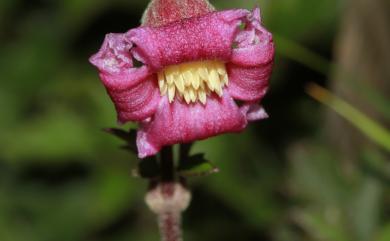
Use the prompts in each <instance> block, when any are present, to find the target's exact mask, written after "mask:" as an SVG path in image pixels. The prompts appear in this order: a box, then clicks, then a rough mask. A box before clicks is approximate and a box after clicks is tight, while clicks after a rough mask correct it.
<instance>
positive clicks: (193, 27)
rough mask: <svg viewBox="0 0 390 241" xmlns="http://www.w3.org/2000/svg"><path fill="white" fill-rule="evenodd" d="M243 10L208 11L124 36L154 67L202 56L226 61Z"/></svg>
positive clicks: (144, 28) (139, 29) (245, 12)
mask: <svg viewBox="0 0 390 241" xmlns="http://www.w3.org/2000/svg"><path fill="white" fill-rule="evenodd" d="M248 14H249V12H248V11H247V10H228V11H221V12H212V13H209V14H206V15H204V16H201V17H194V18H188V19H183V20H181V21H177V22H173V23H171V24H168V25H165V26H162V27H157V28H153V27H140V28H136V29H132V30H130V31H129V32H128V33H127V34H126V36H127V38H128V41H129V42H132V44H134V45H135V47H134V49H133V50H132V51H134V52H135V53H136V54H137V55H138V56H140V57H141V58H142V60H143V61H145V64H147V65H149V66H151V67H152V68H153V69H155V70H159V69H161V68H163V67H165V66H168V65H173V64H180V63H183V62H189V61H199V60H202V59H219V60H225V61H229V60H230V58H231V54H232V48H231V46H232V45H233V41H234V38H235V35H236V33H237V29H238V26H239V24H240V23H241V22H242V20H243V19H244V17H245V16H246V15H248Z"/></svg>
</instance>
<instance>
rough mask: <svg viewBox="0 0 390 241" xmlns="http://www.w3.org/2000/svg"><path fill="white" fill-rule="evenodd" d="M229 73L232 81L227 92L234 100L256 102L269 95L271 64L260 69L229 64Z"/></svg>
mask: <svg viewBox="0 0 390 241" xmlns="http://www.w3.org/2000/svg"><path fill="white" fill-rule="evenodd" d="M227 71H228V76H229V81H230V82H229V86H228V88H227V91H228V92H229V94H230V95H231V96H232V97H233V98H235V99H238V100H242V101H250V102H254V101H259V100H261V99H262V98H263V97H264V95H265V94H266V93H267V90H268V82H269V78H270V75H271V72H272V65H271V64H270V65H264V66H259V67H241V66H238V65H234V64H228V65H227Z"/></svg>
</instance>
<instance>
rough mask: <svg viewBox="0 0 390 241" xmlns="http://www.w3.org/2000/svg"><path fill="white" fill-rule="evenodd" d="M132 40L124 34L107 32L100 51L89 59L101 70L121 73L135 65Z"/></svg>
mask: <svg viewBox="0 0 390 241" xmlns="http://www.w3.org/2000/svg"><path fill="white" fill-rule="evenodd" d="M131 48H132V44H131V42H129V41H127V40H126V38H125V35H124V34H119V33H110V34H107V35H106V37H105V39H104V42H103V45H102V47H101V48H100V50H99V52H97V53H96V54H95V55H93V56H92V57H91V58H90V59H89V61H90V62H91V63H92V64H93V65H95V66H96V67H97V68H98V69H99V71H100V72H104V73H119V72H121V71H124V70H126V69H128V68H132V67H133V60H132V57H131V55H130V49H131Z"/></svg>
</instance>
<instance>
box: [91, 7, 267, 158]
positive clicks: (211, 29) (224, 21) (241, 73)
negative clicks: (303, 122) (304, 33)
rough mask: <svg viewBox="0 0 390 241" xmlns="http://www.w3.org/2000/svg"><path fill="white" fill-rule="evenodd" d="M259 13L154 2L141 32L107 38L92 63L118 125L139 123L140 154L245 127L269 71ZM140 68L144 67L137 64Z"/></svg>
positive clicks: (258, 114) (257, 111)
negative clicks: (113, 105)
mask: <svg viewBox="0 0 390 241" xmlns="http://www.w3.org/2000/svg"><path fill="white" fill-rule="evenodd" d="M273 58H274V44H273V41H272V35H271V34H270V33H269V32H268V31H267V30H266V29H265V28H263V26H262V25H261V19H260V10H259V9H258V8H256V9H255V10H254V11H253V12H250V11H248V10H245V9H236V10H227V11H214V10H213V8H212V6H211V5H210V4H209V3H208V2H207V1H204V0H165V1H164V0H154V1H152V3H151V4H150V5H149V8H148V9H147V11H146V12H145V15H144V18H143V25H142V26H141V27H138V28H135V29H131V30H129V31H128V32H127V33H124V34H107V36H106V38H105V41H104V43H103V46H102V47H101V49H100V51H99V52H98V53H97V54H95V55H94V56H92V57H91V59H90V61H91V63H92V64H94V65H95V66H96V67H97V68H98V69H99V71H100V78H101V79H102V82H103V84H104V86H105V87H106V89H107V91H108V93H109V95H110V97H111V99H112V101H113V102H114V104H115V107H116V110H117V112H118V120H119V122H121V123H125V122H128V121H136V122H138V123H139V124H140V129H139V131H138V134H137V147H138V151H139V157H140V158H144V157H146V156H150V155H154V154H156V153H157V152H158V151H159V150H160V149H161V148H162V146H166V145H173V144H177V143H186V142H191V141H194V140H199V139H205V138H208V137H211V136H215V135H218V134H221V133H226V132H239V131H241V130H243V129H244V128H245V127H246V126H247V123H248V121H254V120H260V119H263V118H266V117H267V114H266V113H265V111H264V109H263V108H262V107H261V106H260V105H258V104H257V103H258V102H259V101H260V100H261V99H262V98H263V97H264V95H265V94H266V92H267V88H268V80H269V78H270V74H271V71H272V64H273ZM137 63H138V65H141V66H137Z"/></svg>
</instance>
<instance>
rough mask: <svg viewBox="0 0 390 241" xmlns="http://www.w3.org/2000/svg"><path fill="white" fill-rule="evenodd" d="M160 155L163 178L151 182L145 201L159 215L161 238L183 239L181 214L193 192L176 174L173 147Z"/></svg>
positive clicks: (165, 239) (163, 239)
mask: <svg viewBox="0 0 390 241" xmlns="http://www.w3.org/2000/svg"><path fill="white" fill-rule="evenodd" d="M160 157H161V158H160V170H161V178H160V179H159V180H157V181H152V182H151V185H150V189H149V191H148V193H147V194H146V197H145V201H146V203H147V205H148V206H149V208H150V209H151V210H152V211H153V212H154V213H155V214H156V215H157V220H158V226H159V229H160V235H161V240H162V241H182V240H183V238H182V231H181V214H182V212H183V211H184V210H185V209H187V207H188V206H189V203H190V200H191V193H190V192H189V191H188V190H187V189H186V188H185V186H184V180H183V179H180V180H179V179H178V178H177V176H176V173H175V165H174V163H175V162H174V158H173V150H172V147H171V146H168V147H165V148H164V149H163V150H162V151H161V155H160Z"/></svg>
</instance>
